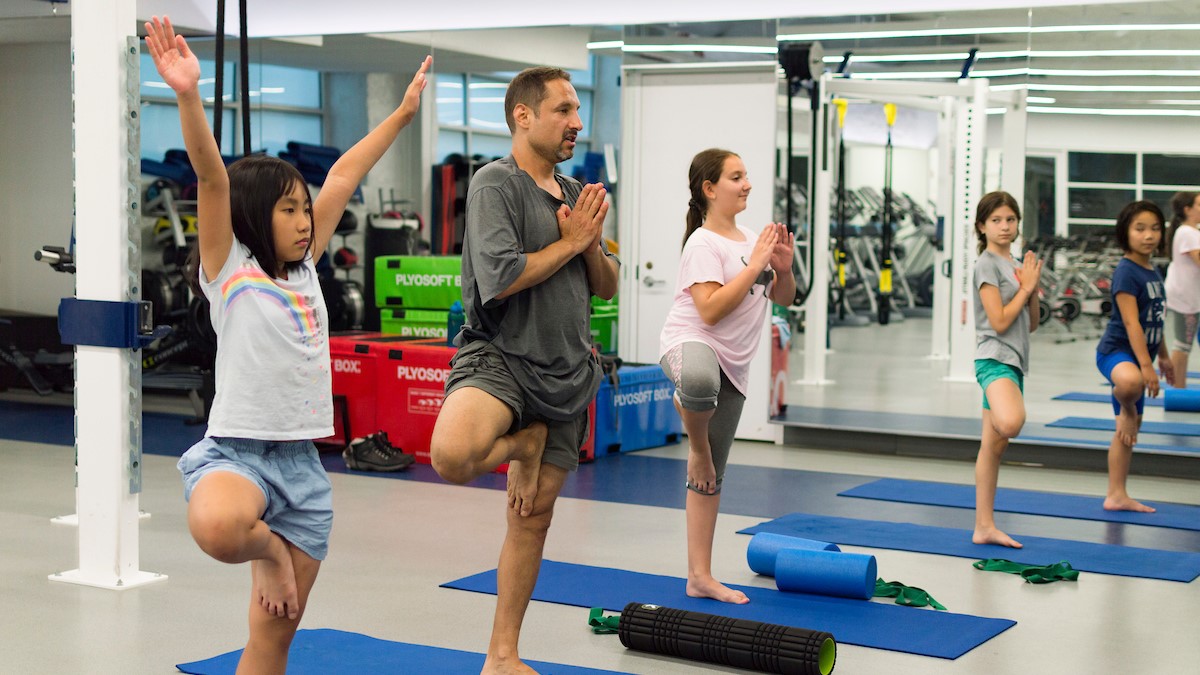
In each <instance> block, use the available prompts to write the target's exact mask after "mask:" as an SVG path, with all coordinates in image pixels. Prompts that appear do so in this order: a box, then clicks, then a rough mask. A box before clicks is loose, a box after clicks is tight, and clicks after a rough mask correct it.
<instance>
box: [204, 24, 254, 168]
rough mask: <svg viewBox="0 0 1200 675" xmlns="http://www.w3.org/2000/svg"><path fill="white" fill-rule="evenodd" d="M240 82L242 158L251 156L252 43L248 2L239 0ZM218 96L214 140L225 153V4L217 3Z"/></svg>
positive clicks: (215, 106) (214, 114)
mask: <svg viewBox="0 0 1200 675" xmlns="http://www.w3.org/2000/svg"><path fill="white" fill-rule="evenodd" d="M238 32H239V33H240V35H238V61H239V63H238V79H239V80H240V81H241V102H242V106H241V107H242V155H249V154H250V147H251V145H250V43H249V39H248V38H247V37H246V0H238ZM216 33H217V44H216V61H217V77H216V90H217V91H216V96H215V97H214V99H213V137H214V138H216V139H217V149H218V150H220V149H221V135H222V133H221V132H222V131H223V126H224V125H223V124H222V123H223V122H224V119H225V116H224V114H223V113H224V109H225V0H217V29H216Z"/></svg>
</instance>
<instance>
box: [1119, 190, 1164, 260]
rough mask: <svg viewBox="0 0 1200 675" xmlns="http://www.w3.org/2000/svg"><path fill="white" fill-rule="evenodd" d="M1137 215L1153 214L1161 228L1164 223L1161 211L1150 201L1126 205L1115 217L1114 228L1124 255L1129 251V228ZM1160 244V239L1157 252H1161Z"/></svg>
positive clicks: (1143, 200) (1144, 200)
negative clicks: (1115, 223)
mask: <svg viewBox="0 0 1200 675" xmlns="http://www.w3.org/2000/svg"><path fill="white" fill-rule="evenodd" d="M1139 213H1151V214H1153V215H1154V217H1155V218H1158V225H1159V227H1162V225H1163V223H1165V222H1166V218H1164V217H1163V212H1162V209H1160V208H1158V204H1155V203H1154V202H1152V201H1149V200H1146V199H1142V200H1139V201H1136V202H1130V203H1128V204H1126V205H1125V208H1123V209H1121V213H1120V214H1119V215H1117V226H1116V235H1117V244H1118V245H1119V246H1120V247H1121V250H1122V251H1125V252H1126V253H1128V252H1129V250H1130V249H1129V226H1130V225H1132V224H1133V219H1134V218H1135V217H1137V214H1139ZM1162 244H1163V243H1162V240H1161V239H1160V240H1159V242H1158V248H1159V250H1162Z"/></svg>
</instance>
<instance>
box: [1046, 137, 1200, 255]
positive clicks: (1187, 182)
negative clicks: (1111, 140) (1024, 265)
mask: <svg viewBox="0 0 1200 675" xmlns="http://www.w3.org/2000/svg"><path fill="white" fill-rule="evenodd" d="M1067 178H1068V182H1067V185H1066V193H1067V194H1066V196H1067V232H1068V234H1071V235H1077V234H1087V233H1090V232H1097V231H1105V230H1107V229H1109V228H1111V227H1112V226H1113V224H1114V222H1115V221H1116V218H1117V214H1118V213H1120V211H1121V209H1122V208H1123V207H1124V206H1125V205H1126V204H1128V203H1129V202H1132V201H1135V200H1138V199H1148V200H1150V201H1152V202H1154V203H1155V204H1158V206H1159V208H1161V209H1162V210H1163V214H1164V215H1166V217H1167V218H1168V219H1170V217H1171V210H1170V207H1171V197H1172V196H1173V195H1174V194H1175V193H1176V192H1179V191H1181V190H1196V189H1197V185H1200V156H1198V155H1173V154H1172V155H1168V154H1155V153H1112V152H1068V153H1067Z"/></svg>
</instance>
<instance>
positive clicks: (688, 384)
mask: <svg viewBox="0 0 1200 675" xmlns="http://www.w3.org/2000/svg"><path fill="white" fill-rule="evenodd" d="M658 364H659V365H660V366H662V369H663V372H664V373H666V375H667V377H669V378H671V381H672V382H674V383H675V396H676V397H678V399H679V404H680V405H681V406H683V407H684V408H686V409H688V410H692V411H695V412H704V411H706V410H713V409H714V408H715V409H716V412H714V413H713V416H712V417H711V418H710V419H709V421H708V445H709V447H711V448H712V459H713V467H714V468H715V469H716V470H717V490H716V493H715V494H720V493H721V482H722V481H723V480H725V464H726V463H727V462H728V461H729V448H730V447H731V446H732V445H733V435H734V433H735V432H736V431H737V425H738V420H739V419H740V418H741V416H742V406H743V405H744V404H745V403H746V397H745V396H743V395H742V393H741V392H740V391H738V390H737V387H735V386H733V383H732V382H730V381H729V378H728V377H726V376H725V373H724V372H722V371H721V366H720V365H719V364H718V363H717V355H716V353H714V352H713V350H712V347H709V346H708V345H706V344H704V343H703V342H685V343H683V344H681V345H678V346H676V347H673V348H671V349H670V350H669V351H668V352H667V353H666V354H664V355H663V357H662V359H661V360H660V361H659V362H658ZM687 487H688V489H689V490H692V491H694V492H696V493H697V494H707V493H704V492H701V491H699V490H697V489H696V488H695V487H694V486H693V485H691V484H690V483H689V484H688V486H687Z"/></svg>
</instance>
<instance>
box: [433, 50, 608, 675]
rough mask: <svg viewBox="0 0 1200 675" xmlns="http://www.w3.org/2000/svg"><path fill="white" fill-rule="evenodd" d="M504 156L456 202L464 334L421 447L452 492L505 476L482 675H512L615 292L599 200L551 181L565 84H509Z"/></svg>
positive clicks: (575, 113)
mask: <svg viewBox="0 0 1200 675" xmlns="http://www.w3.org/2000/svg"><path fill="white" fill-rule="evenodd" d="M504 112H505V117H506V118H507V121H508V126H509V129H510V130H511V131H512V136H513V141H512V154H511V155H509V156H508V157H505V158H504V159H501V160H497V161H495V162H492V163H491V164H488V165H487V166H485V167H483V168H482V169H480V170H479V171H478V172H476V173H475V175H474V176H473V177H472V178H471V185H470V188H469V189H468V191H467V204H466V216H467V226H466V232H465V234H464V236H463V275H462V277H463V278H462V281H463V301H464V303H463V304H464V306H465V310H466V323H465V325H464V327H463V330H462V331H461V332H460V333H459V334H458V336H457V338H456V339H455V344H457V345H458V346H459V350H458V353H457V354H455V356H454V360H453V362H452V364H451V371H450V376H449V378H448V379H447V380H446V397H445V400H444V401H443V403H442V409H441V412H440V413H439V414H438V419H437V423H436V424H435V425H434V429H433V439H432V441H431V442H430V456H431V459H432V462H433V466H434V469H436V470H437V472H438V474H439V475H441V476H442V478H445V479H446V480H448V481H450V482H453V483H460V484H461V483H466V482H469V481H471V480H474V479H475V478H477V477H479V476H480V475H482V474H484V473H487V472H490V471H493V470H495V469H496V468H497V467H498V466H500V465H501V464H503V463H508V506H509V509H508V531H507V535H506V537H505V540H504V547H503V548H502V549H501V552H500V564H499V569H498V570H497V573H496V587H497V601H496V616H495V620H494V623H493V624H492V639H491V642H490V644H489V646H488V654H487V660H486V662H485V663H484V668H483V670H484V672H497V671H500V670H510V669H511V670H518V669H520V666H521V661H520V657H519V656H518V654H517V641H518V638H519V635H520V630H521V623H522V621H523V620H524V617H525V610H526V608H527V607H528V605H529V597H530V595H531V594H532V593H533V587H534V585H535V584H536V583H537V575H538V570H539V568H540V566H541V559H542V547H543V544H544V543H545V540H546V533H547V531H548V530H549V528H550V518H551V514H552V513H553V507H554V501H555V499H557V497H558V494H559V492H560V491H561V490H562V486H563V482H564V481H565V480H566V476H567V474H568V472H570V471H572V470H574V469H575V468H576V466H577V465H578V462H579V448H580V446H581V445H582V444H583V441H584V440H585V438H586V435H587V432H588V420H587V408H588V405H589V404H590V403H591V401H592V399H593V398H594V397H595V395H596V389H597V388H598V387H599V377H600V373H599V367H598V364H597V363H596V361H595V359H594V358H593V357H592V352H591V331H590V325H589V320H590V319H589V314H590V311H591V301H590V298H591V296H592V294H595V295H598V296H600V297H602V298H606V299H607V298H611V297H612V296H613V295H614V294H616V292H617V270H618V266H619V262H618V261H617V259H616V257H615V256H612V255H611V254H610V253H608V251H607V249H606V248H605V246H604V243H603V239H602V237H601V231H602V226H603V224H604V217H605V215H606V214H607V212H608V205H607V203H606V202H605V201H604V196H605V190H604V187H603V186H601V185H597V184H592V185H586V186H583V187H580V185H579V183H578V182H577V181H574V180H572V179H570V178H566V177H564V176H562V175H560V174H558V173H556V171H555V167H556V165H557V164H558V163H559V162H562V161H564V160H567V159H570V158H571V156H572V155H573V154H574V148H575V139H576V136H577V135H578V134H579V132H580V131H581V130H582V128H583V123H582V121H581V120H580V118H579V97H578V96H577V95H576V93H575V88H574V87H572V86H571V81H570V75H568V74H567V73H566V72H565V71H563V70H559V69H557V68H530V69H527V70H524V71H522V72H521V73H520V74H518V75H517V76H516V77H515V78H513V81H512V82H511V83H509V86H508V92H507V94H506V95H505V100H504Z"/></svg>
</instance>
